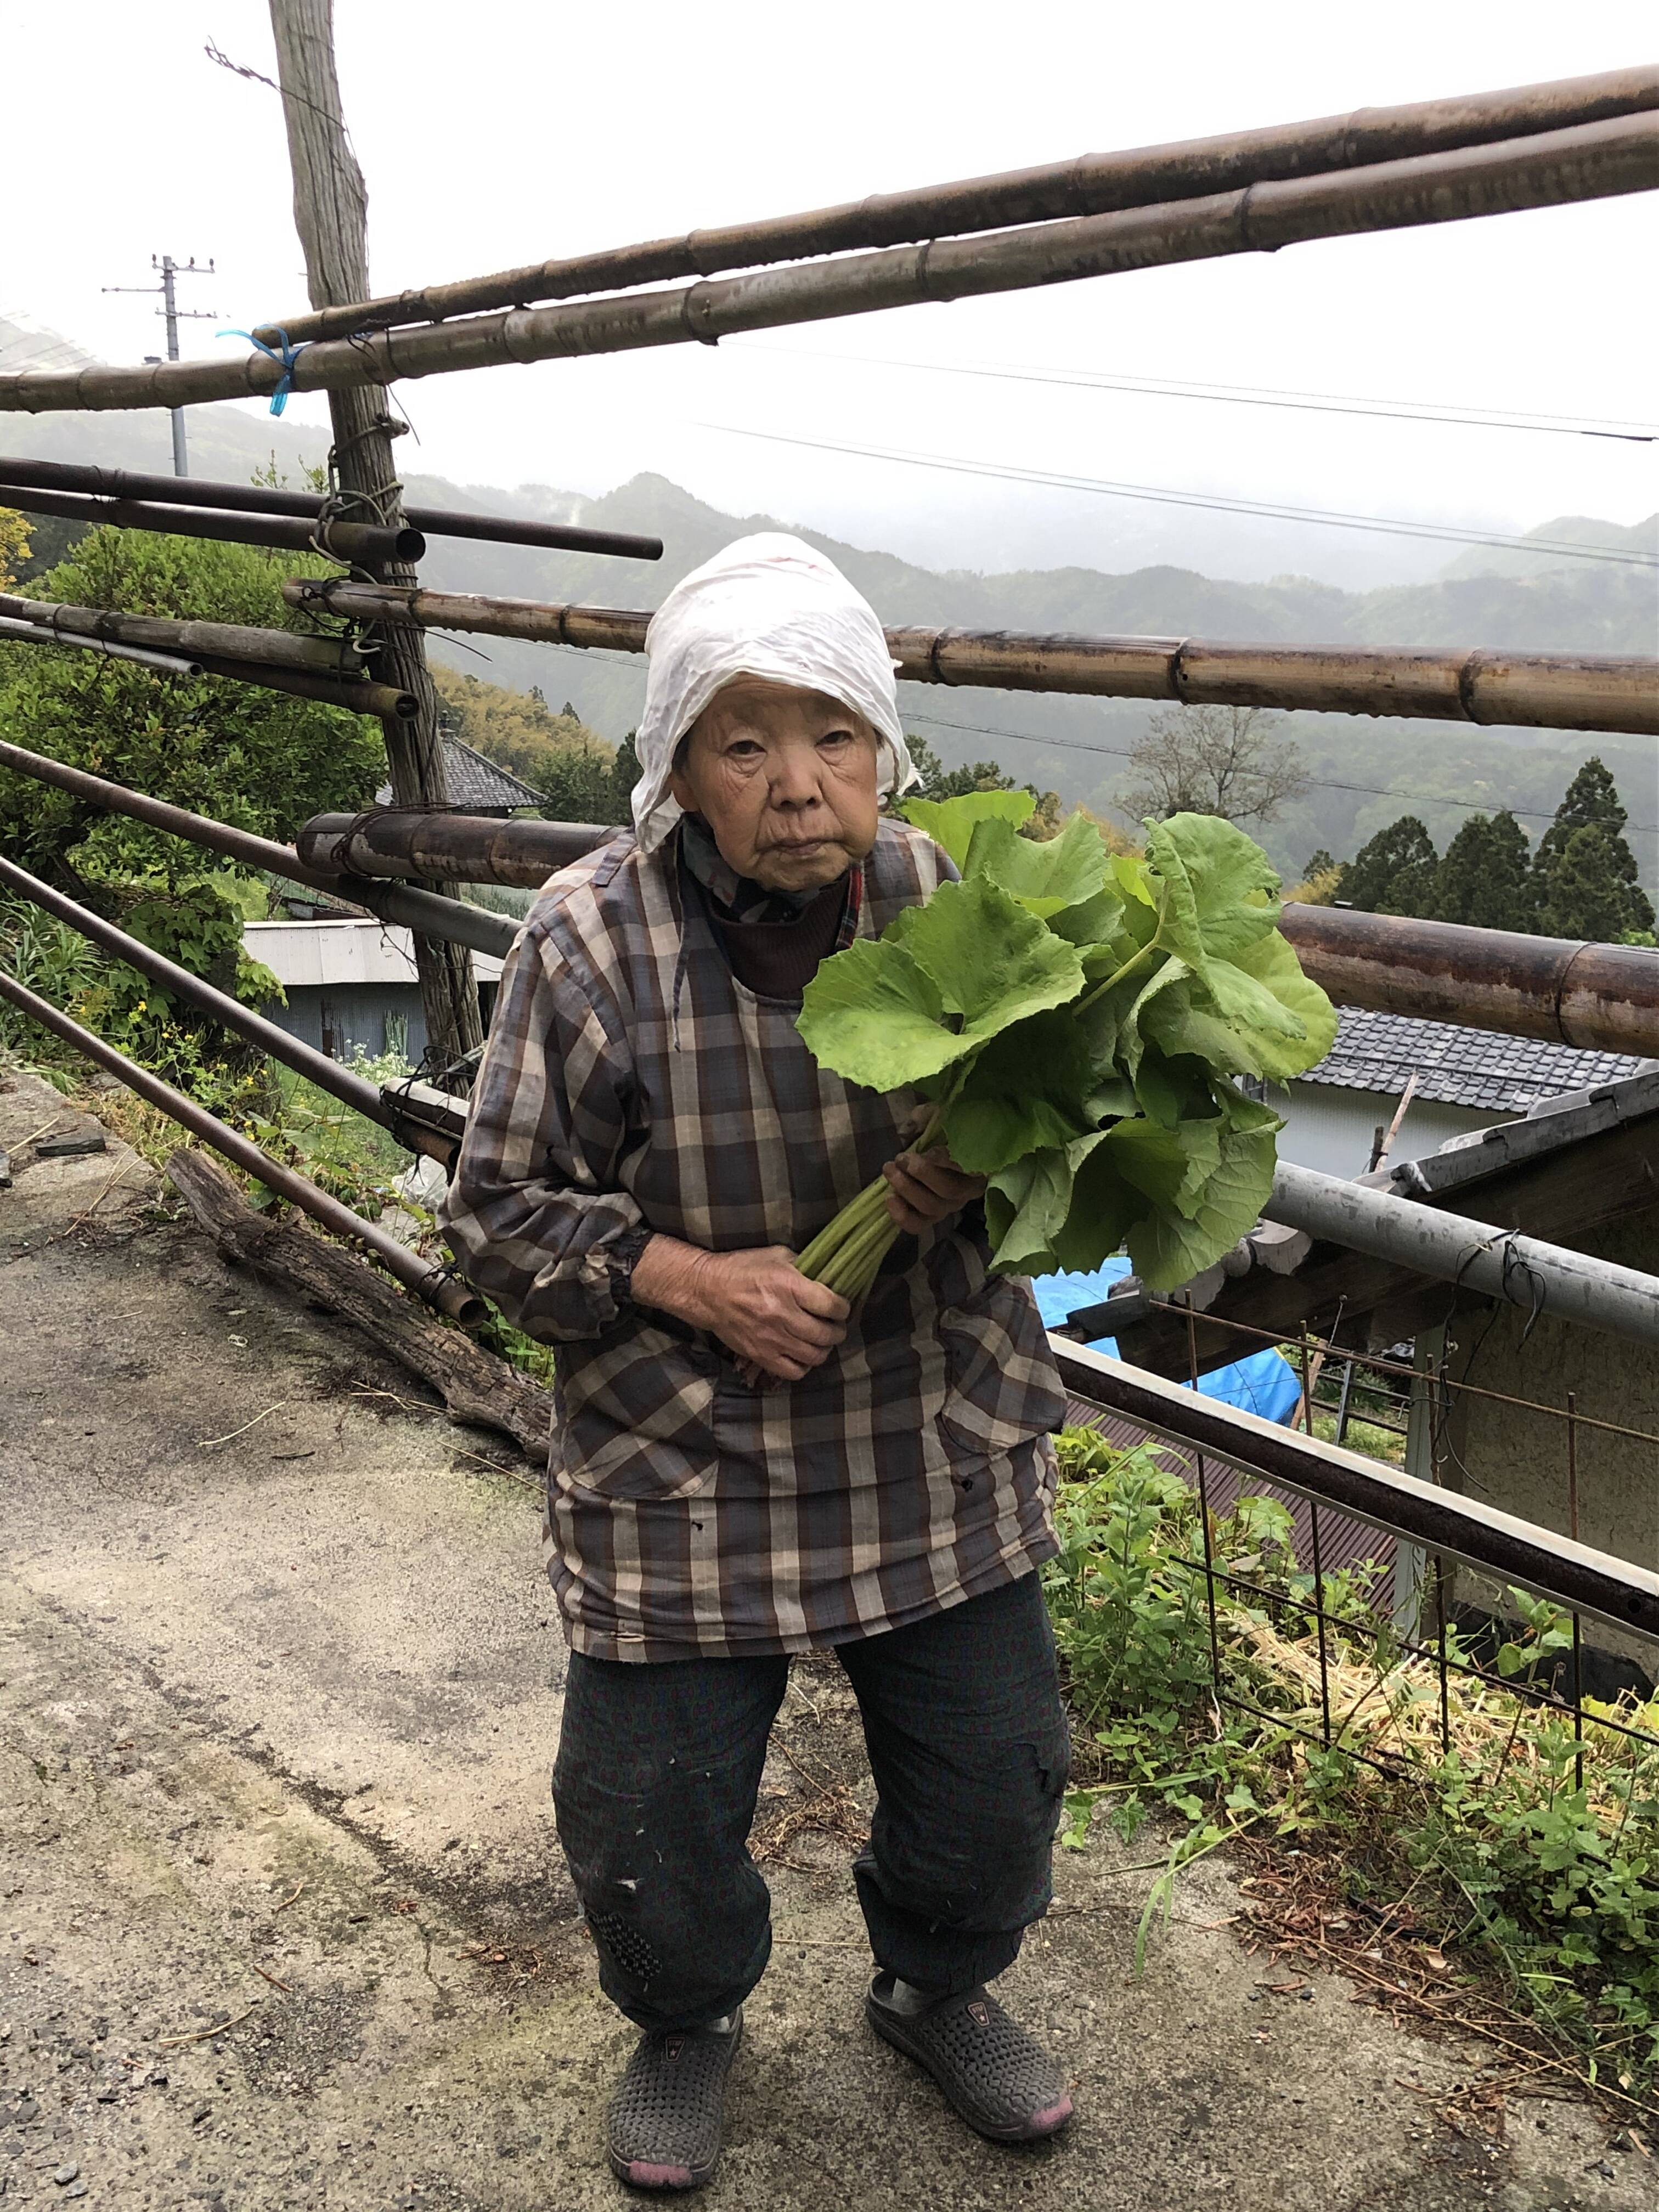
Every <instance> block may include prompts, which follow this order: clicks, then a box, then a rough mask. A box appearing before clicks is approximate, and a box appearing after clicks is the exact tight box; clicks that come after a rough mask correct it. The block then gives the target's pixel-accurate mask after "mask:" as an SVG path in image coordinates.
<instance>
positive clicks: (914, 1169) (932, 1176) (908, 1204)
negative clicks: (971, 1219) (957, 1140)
mask: <svg viewBox="0 0 1659 2212" xmlns="http://www.w3.org/2000/svg"><path fill="white" fill-rule="evenodd" d="M882 1173H883V1174H884V1176H886V1178H887V1182H888V1191H887V1211H888V1212H889V1213H890V1214H891V1215H892V1217H893V1218H894V1220H895V1221H896V1222H897V1224H898V1225H899V1227H900V1228H901V1229H903V1230H907V1231H908V1232H909V1234H910V1235H911V1236H912V1237H915V1236H918V1235H920V1234H921V1231H922V1230H924V1229H931V1228H932V1227H933V1225H934V1223H935V1222H939V1221H944V1220H946V1219H948V1218H949V1217H950V1216H951V1214H953V1213H960V1212H961V1211H962V1209H963V1206H971V1205H972V1204H973V1202H974V1200H975V1199H976V1198H983V1196H984V1195H985V1177H984V1176H980V1175H967V1174H965V1173H964V1172H963V1170H962V1169H961V1168H959V1167H958V1166H957V1164H956V1162H955V1161H954V1160H953V1159H952V1158H951V1155H950V1154H949V1152H945V1151H944V1150H943V1149H942V1148H939V1147H935V1148H934V1149H933V1151H931V1152H901V1153H900V1154H899V1156H898V1158H896V1160H889V1161H888V1163H887V1164H886V1166H885V1167H884V1169H883V1170H882Z"/></svg>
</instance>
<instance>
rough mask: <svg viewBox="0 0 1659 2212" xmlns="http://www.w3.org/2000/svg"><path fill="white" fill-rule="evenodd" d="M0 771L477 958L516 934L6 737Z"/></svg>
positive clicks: (480, 915)
mask: <svg viewBox="0 0 1659 2212" xmlns="http://www.w3.org/2000/svg"><path fill="white" fill-rule="evenodd" d="M0 768H9V769H13V770H14V771H15V773H16V774H17V775H27V776H32V777H33V778H34V780H35V781H36V782H38V783H46V784H50V785H52V787H54V788H55V789H57V790H58V791H64V792H67V793H69V794H70V797H71V798H73V799H80V800H81V801H82V804H83V805H87V806H94V807H97V808H98V809H100V811H103V812H105V813H109V814H122V815H125V816H126V817H127V818H128V819H129V820H130V821H133V822H145V823H149V826H150V828H151V829H161V830H164V831H166V833H167V835H168V836H173V837H183V838H185V839H187V840H188V841H189V842H191V844H195V845H200V846H202V847H204V848H205V849H206V850H207V851H208V852H210V853H220V854H223V855H224V857H225V859H227V860H235V861H238V862H240V865H241V866H243V867H245V868H254V869H262V870H264V871H265V872H267V873H269V874H270V875H273V876H281V877H283V878H285V879H286V880H287V881H288V882H289V883H295V884H307V885H308V886H309V887H310V888H311V889H312V890H319V891H326V892H328V893H329V894H330V895H331V896H333V897H336V898H343V899H348V900H349V901H350V902H351V903H352V904H353V905H354V906H360V907H364V908H367V909H368V912H369V913H370V914H372V915H378V916H379V918H380V920H381V921H389V922H392V923H396V924H398V925H399V926H400V927H404V928H405V929H412V930H416V931H419V932H420V933H422V934H423V935H425V936H427V937H441V936H443V935H445V934H446V933H447V934H449V935H451V936H453V939H454V940H455V941H456V942H457V943H459V944H461V945H471V948H472V949H473V951H475V952H493V953H495V955H496V956H497V957H501V958H504V957H506V955H507V953H508V952H509V951H511V950H512V946H513V938H514V937H515V936H516V935H517V933H518V924H517V923H516V922H513V921H508V920H507V917H506V915H499V914H487V913H485V911H484V910H483V908H482V907H476V906H468V905H466V904H465V902H463V901H461V900H460V899H453V898H438V897H436V896H434V894H433V893H432V892H431V891H424V890H416V889H415V887H414V886H413V885H412V884H402V883H398V884H390V883H375V884H367V883H364V882H362V880H361V878H358V877H356V876H351V875H347V874H345V873H343V872H342V871H341V870H340V868H339V867H338V866H328V865H326V863H324V864H320V865H319V866H315V867H313V866H311V865H310V864H309V863H308V862H307V861H304V860H301V858H300V856H299V854H297V853H296V852H295V850H294V848H293V847H292V846H291V845H279V844H277V843H276V842H275V840H274V839H272V838H270V837H258V836H255V835H254V834H253V832H252V830H251V829H234V828H233V827H232V825H231V824H230V823H228V822H215V821H212V820H211V819H210V817H208V816H206V815H205V814H191V812H189V811H188V810H187V809H185V807H182V806H173V805H169V804H168V803H167V800H166V799H152V798H150V797H149V794H148V793H145V792H142V791H129V790H128V789H127V787H126V786H125V784H121V783H111V782H109V781H107V780H106V778H105V777H103V776H101V775H89V774H88V771H87V770H86V769H82V768H71V767H70V764H69V763H68V762H67V761H58V760H52V758H50V757H49V756H48V755H46V754H45V753H32V752H29V751H28V750H27V749H26V748H25V747H23V746H22V745H14V744H7V743H6V742H5V741H4V740H3V739H0Z"/></svg>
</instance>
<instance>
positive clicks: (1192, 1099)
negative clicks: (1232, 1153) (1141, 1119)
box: [1134, 1033, 1215, 1129]
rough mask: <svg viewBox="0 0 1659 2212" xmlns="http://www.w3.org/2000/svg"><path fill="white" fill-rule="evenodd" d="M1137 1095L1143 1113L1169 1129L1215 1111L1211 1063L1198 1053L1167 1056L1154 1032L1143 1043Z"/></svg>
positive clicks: (1145, 1037) (1136, 1079)
mask: <svg viewBox="0 0 1659 2212" xmlns="http://www.w3.org/2000/svg"><path fill="white" fill-rule="evenodd" d="M1134 1095H1135V1098H1136V1100H1137V1102H1138V1103H1139V1107H1140V1109H1141V1111H1142V1112H1143V1113H1144V1114H1146V1115H1148V1116H1149V1118H1150V1119H1151V1120H1152V1121H1158V1122H1161V1123H1162V1124H1163V1126H1164V1127H1165V1128H1166V1129H1173V1128H1176V1127H1178V1126H1179V1125H1180V1123H1181V1122H1182V1121H1190V1120H1192V1119H1194V1117H1195V1116H1199V1115H1207V1114H1211V1113H1213V1112H1214V1110H1215V1109H1214V1106H1213V1104H1212V1101H1211V1097H1210V1069H1209V1063H1208V1062H1207V1061H1206V1060H1202V1059H1200V1057H1199V1055H1198V1054H1196V1053H1165V1052H1164V1051H1162V1050H1161V1049H1160V1048H1159V1047H1158V1044H1157V1043H1156V1042H1153V1040H1152V1037H1151V1036H1150V1033H1148V1034H1147V1035H1146V1036H1143V1038H1142V1041H1141V1054H1140V1065H1139V1067H1138V1068H1137V1069H1136V1070H1135V1079H1134Z"/></svg>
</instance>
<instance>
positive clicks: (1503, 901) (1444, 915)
mask: <svg viewBox="0 0 1659 2212" xmlns="http://www.w3.org/2000/svg"><path fill="white" fill-rule="evenodd" d="M1424 911H1425V913H1427V914H1428V915H1431V916H1432V918H1433V919H1434V920H1435V921H1462V922H1467V923H1468V924H1469V925H1470V926H1471V927H1473V928H1475V929H1520V930H1530V929H1534V928H1536V927H1537V922H1536V918H1535V913H1536V910H1535V905H1534V899H1533V896H1532V882H1531V878H1530V875H1529V873H1528V845H1527V833H1526V831H1525V830H1524V829H1522V827H1521V825H1520V823H1518V822H1517V821H1516V818H1515V817H1514V815H1512V814H1511V813H1510V811H1509V809H1508V808H1507V807H1504V808H1503V809H1502V810H1501V811H1499V812H1498V813H1497V814H1493V815H1491V816H1487V815H1485V814H1471V815H1470V817H1469V818H1468V821H1467V822H1465V823H1464V824H1463V826H1462V829H1460V830H1459V831H1458V832H1457V835H1456V836H1455V837H1454V838H1453V839H1452V841H1451V842H1450V844H1449V845H1448V846H1447V848H1446V856H1445V858H1444V859H1443V860H1442V861H1441V863H1440V865H1439V866H1438V867H1437V869H1436V870H1435V875H1434V886H1433V890H1432V893H1431V897H1430V900H1429V902H1428V904H1427V906H1426V907H1425V908H1424Z"/></svg>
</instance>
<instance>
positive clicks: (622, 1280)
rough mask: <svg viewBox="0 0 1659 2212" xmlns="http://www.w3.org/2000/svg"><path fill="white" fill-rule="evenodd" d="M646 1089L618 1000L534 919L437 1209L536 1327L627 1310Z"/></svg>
mask: <svg viewBox="0 0 1659 2212" xmlns="http://www.w3.org/2000/svg"><path fill="white" fill-rule="evenodd" d="M633 1091H634V1082H633V1063H632V1056H631V1054H630V1053H629V1048H628V1041H627V1038H626V1036H625V1035H624V1034H623V1024H622V1023H621V1021H620V1019H619V1018H617V1013H616V1010H615V1008H614V1007H613V1006H606V1007H605V1008H604V1009H603V1010H602V1009H601V1008H600V1007H599V1006H598V1005H596V1003H595V998H594V997H590V995H589V994H587V993H586V991H584V990H583V989H582V988H581V987H580V984H579V982H578V981H577V979H576V978H575V976H574V975H573V974H572V973H571V971H570V969H569V968H568V965H567V964H566V963H565V962H564V960H563V958H562V956H561V954H560V952H559V951H558V949H557V947H556V945H553V944H552V943H550V940H549V939H548V938H547V937H546V935H545V934H544V933H543V932H542V931H541V930H540V929H538V927H536V926H535V924H533V923H532V926H531V927H529V928H528V929H527V930H526V931H525V932H524V933H523V934H522V935H521V936H520V939H519V941H518V943H517V945H514V947H513V951H512V953H511V955H510V956H509V957H508V960H507V965H506V967H505V968H504V969H503V970H502V973H501V990H500V994H499V996H498V997H497V1000H496V1004H495V1019H494V1021H493V1022H492V1023H491V1024H490V1033H489V1048H488V1050H487V1051H486V1052H485V1054H484V1058H483V1066H482V1067H481V1068H480V1070H479V1072H478V1079H477V1084H476V1085H475V1086H474V1088H473V1092H472V1099H471V1106H470V1108H469V1110H468V1114H467V1128H466V1139H465V1143H464V1144H463V1145H462V1146H461V1152H460V1158H459V1161H458V1162H457V1164H456V1168H455V1172H454V1175H453V1179H452V1181H451V1182H450V1186H449V1189H448V1192H447V1194H446V1196H445V1198H444V1200H443V1202H442V1204H441V1206H440V1207H439V1212H438V1218H439V1221H440V1223H441V1225H442V1227H443V1228H444V1230H445V1231H446V1232H447V1236H448V1238H449V1243H450V1247H451V1249H452V1250H453V1253H454V1255H455V1258H456V1261H457V1263H458V1264H459V1267H460V1270H461V1273H463V1274H464V1275H465V1277H466V1278H467V1279H468V1281H469V1282H471V1283H472V1284H474V1285H476V1286H477V1288H478V1289H479V1290H481V1291H483V1292H484V1293H485V1294H486V1295H487V1296H488V1297H491V1298H493V1299H494V1300H495V1304H497V1305H498V1306H500V1308H501V1311H502V1312H503V1313H504V1314H505V1315H506V1316H507V1319H508V1320H509V1321H511V1322H514V1323H515V1324H516V1325H517V1326H518V1327H519V1328H521V1329H523V1330H524V1332H525V1334H526V1335H527V1336H533V1337H537V1338H538V1339H540V1340H542V1341H544V1342H556V1341H557V1340H560V1339H562V1338H578V1337H587V1336H597V1335H599V1334H600V1333H601V1332H602V1331H603V1330H605V1328H609V1327H610V1326H611V1323H612V1322H615V1321H616V1320H617V1316H618V1314H619V1312H620V1310H621V1309H622V1305H623V1301H624V1300H625V1297H626V1295H627V1283H628V1278H629V1273H630V1271H631V1269H632V1266H633V1262H634V1261H635V1259H636V1258H637V1257H638V1256H639V1252H640V1249H641V1245H642V1243H643V1242H644V1240H645V1237H646V1236H647V1234H648V1231H647V1230H646V1226H645V1223H644V1218H643V1217H642V1215H641V1212H640V1209H639V1207H638V1206H637V1205H636V1204H635V1201H634V1200H633V1199H632V1198H630V1197H629V1194H627V1192H626V1191H624V1190H623V1189H622V1188H620V1186H619V1183H618V1180H617V1172H618V1167H619V1164H620V1162H621V1160H622V1158H623V1153H624V1151H625V1150H626V1147H627V1144H628V1141H629V1133H630V1132H629V1099H630V1097H632V1095H633Z"/></svg>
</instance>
